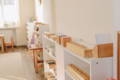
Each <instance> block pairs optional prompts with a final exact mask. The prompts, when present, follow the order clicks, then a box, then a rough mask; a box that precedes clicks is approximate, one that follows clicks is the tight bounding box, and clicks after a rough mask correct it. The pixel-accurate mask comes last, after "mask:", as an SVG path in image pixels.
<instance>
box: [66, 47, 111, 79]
mask: <svg viewBox="0 0 120 80" xmlns="http://www.w3.org/2000/svg"><path fill="white" fill-rule="evenodd" d="M64 59H65V60H64V63H65V70H66V66H67V65H68V64H74V65H76V66H77V67H79V68H80V69H81V70H83V71H84V72H86V73H87V74H88V75H89V76H90V80H106V79H107V78H110V77H112V76H113V66H112V65H113V58H111V57H110V58H92V59H87V58H82V57H79V56H77V55H75V53H72V52H71V51H69V50H67V49H64ZM69 78H70V75H69V74H68V73H66V79H65V80H74V79H73V77H71V79H69Z"/></svg>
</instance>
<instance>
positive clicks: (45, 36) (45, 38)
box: [44, 35, 55, 43]
mask: <svg viewBox="0 0 120 80" xmlns="http://www.w3.org/2000/svg"><path fill="white" fill-rule="evenodd" d="M44 38H45V39H47V40H48V41H50V42H52V43H55V41H54V40H52V39H50V38H48V37H47V36H45V35H44Z"/></svg>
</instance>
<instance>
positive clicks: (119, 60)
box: [117, 32, 120, 80]
mask: <svg viewBox="0 0 120 80" xmlns="http://www.w3.org/2000/svg"><path fill="white" fill-rule="evenodd" d="M117 61H118V70H117V71H118V80H120V32H118V60H117Z"/></svg>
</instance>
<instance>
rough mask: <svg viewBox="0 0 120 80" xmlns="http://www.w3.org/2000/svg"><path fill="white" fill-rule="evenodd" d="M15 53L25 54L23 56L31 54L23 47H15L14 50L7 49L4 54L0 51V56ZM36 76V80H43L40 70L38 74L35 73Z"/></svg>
mask: <svg viewBox="0 0 120 80" xmlns="http://www.w3.org/2000/svg"><path fill="white" fill-rule="evenodd" d="M16 52H21V53H25V54H31V53H30V52H29V51H28V50H27V48H25V47H17V48H15V49H14V50H11V49H8V50H7V51H6V52H5V53H2V52H1V51H0V55H2V54H10V53H16ZM36 76H37V80H45V79H44V77H43V76H44V75H43V71H42V69H40V70H39V72H38V73H36Z"/></svg>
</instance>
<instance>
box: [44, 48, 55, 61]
mask: <svg viewBox="0 0 120 80" xmlns="http://www.w3.org/2000/svg"><path fill="white" fill-rule="evenodd" d="M44 51H45V54H46V55H48V56H49V57H50V58H52V59H53V60H56V57H55V56H53V55H51V54H50V52H48V51H47V50H46V49H44Z"/></svg>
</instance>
